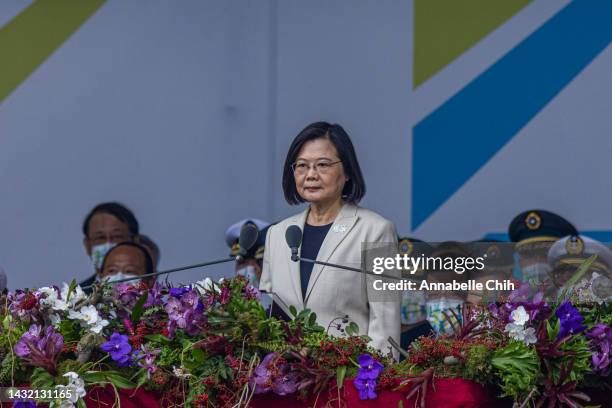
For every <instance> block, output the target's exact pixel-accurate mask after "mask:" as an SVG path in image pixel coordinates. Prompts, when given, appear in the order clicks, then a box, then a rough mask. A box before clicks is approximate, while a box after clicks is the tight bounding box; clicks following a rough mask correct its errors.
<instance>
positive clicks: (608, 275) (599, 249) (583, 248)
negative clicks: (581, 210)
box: [548, 235, 612, 303]
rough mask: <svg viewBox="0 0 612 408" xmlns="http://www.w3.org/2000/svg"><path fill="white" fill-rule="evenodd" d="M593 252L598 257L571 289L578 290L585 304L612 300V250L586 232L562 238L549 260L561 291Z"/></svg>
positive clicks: (579, 296)
mask: <svg viewBox="0 0 612 408" xmlns="http://www.w3.org/2000/svg"><path fill="white" fill-rule="evenodd" d="M593 255H597V257H596V258H595V260H594V261H593V263H592V264H591V266H590V267H589V269H588V270H587V271H586V272H585V274H584V275H582V277H581V278H580V279H579V280H578V282H577V283H576V285H574V287H572V288H571V289H572V290H573V291H574V292H575V293H576V296H577V299H576V300H577V301H580V302H583V303H588V302H597V303H601V302H603V301H607V302H609V301H610V300H612V299H611V293H610V286H611V279H612V250H611V249H610V248H608V247H607V246H606V245H604V244H602V243H601V242H599V241H596V240H594V239H591V238H589V237H585V236H583V235H570V236H567V237H564V238H561V239H560V240H558V241H557V242H555V243H554V244H553V246H552V247H551V248H550V250H549V251H548V263H549V265H550V267H551V277H552V281H553V284H554V285H555V288H557V290H560V289H561V288H562V287H563V285H565V283H567V281H568V280H569V279H570V278H571V277H572V276H573V275H574V274H575V273H576V272H577V271H578V269H579V268H580V266H581V265H582V264H583V263H584V262H585V261H586V260H587V259H589V258H590V257H591V256H593Z"/></svg>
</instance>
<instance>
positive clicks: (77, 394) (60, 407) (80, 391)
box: [52, 371, 87, 408]
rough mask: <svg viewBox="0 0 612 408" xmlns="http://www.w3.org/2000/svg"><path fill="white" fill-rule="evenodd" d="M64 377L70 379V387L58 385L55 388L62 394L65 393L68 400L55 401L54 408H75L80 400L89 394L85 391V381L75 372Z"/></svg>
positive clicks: (70, 372)
mask: <svg viewBox="0 0 612 408" xmlns="http://www.w3.org/2000/svg"><path fill="white" fill-rule="evenodd" d="M64 377H68V385H56V386H55V388H56V389H58V390H59V391H60V392H62V391H63V392H64V393H65V394H64V395H66V396H67V398H65V399H63V400H60V401H54V402H53V403H52V406H53V407H57V408H72V407H75V406H76V405H75V404H76V403H77V402H78V401H79V399H81V398H83V397H85V395H87V392H86V391H85V381H83V379H81V378H80V377H79V375H78V374H77V373H75V372H74V371H69V372H67V373H66V374H64Z"/></svg>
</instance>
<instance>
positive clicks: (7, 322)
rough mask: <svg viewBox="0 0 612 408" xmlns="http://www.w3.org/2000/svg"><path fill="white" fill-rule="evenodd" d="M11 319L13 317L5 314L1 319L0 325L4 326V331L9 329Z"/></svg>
mask: <svg viewBox="0 0 612 408" xmlns="http://www.w3.org/2000/svg"><path fill="white" fill-rule="evenodd" d="M12 321H13V317H12V316H11V315H6V317H5V318H4V320H3V321H2V327H4V330H6V331H8V330H9V328H10V324H11V322H12Z"/></svg>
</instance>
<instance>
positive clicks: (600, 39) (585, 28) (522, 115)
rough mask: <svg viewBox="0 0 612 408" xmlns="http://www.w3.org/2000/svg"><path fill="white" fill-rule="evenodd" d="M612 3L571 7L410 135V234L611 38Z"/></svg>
mask: <svg viewBox="0 0 612 408" xmlns="http://www.w3.org/2000/svg"><path fill="white" fill-rule="evenodd" d="M611 22H612V1H608V0H576V1H573V2H571V3H570V4H568V5H567V6H566V7H565V8H563V9H562V10H561V11H560V12H559V13H557V14H556V15H555V16H553V17H552V18H551V19H550V20H549V21H547V22H546V23H545V24H544V25H542V26H541V27H540V28H539V29H538V30H536V31H535V32H534V33H533V34H531V35H530V36H529V37H528V38H526V39H525V40H524V41H523V42H521V43H520V44H519V45H517V46H516V47H515V48H514V49H512V50H511V51H510V52H508V53H507V54H506V55H505V56H504V57H502V58H501V59H500V60H499V61H497V62H496V63H495V64H494V65H492V66H491V67H490V68H489V69H487V70H486V71H484V72H483V73H482V74H481V75H479V76H478V77H477V78H476V79H474V80H473V81H472V82H471V83H469V84H468V85H467V86H466V87H465V88H463V89H462V90H461V91H459V92H458V93H457V94H455V95H454V96H453V97H451V98H450V99H449V100H448V101H446V102H445V103H444V104H443V105H441V106H440V107H439V108H438V109H437V110H435V111H434V112H432V113H431V114H430V115H429V116H427V117H425V118H424V119H423V120H422V121H420V122H419V123H417V124H416V125H415V126H414V129H413V160H412V163H413V172H412V174H413V179H412V229H413V230H415V229H416V228H417V227H418V226H419V225H421V224H422V223H423V221H425V220H426V219H427V218H428V217H429V216H430V215H431V214H433V212H434V211H436V210H437V209H438V208H439V207H440V206H441V205H442V204H443V203H444V202H445V201H446V200H448V199H449V198H450V197H451V196H452V195H453V194H454V193H455V192H456V191H457V190H458V189H459V188H460V187H461V186H462V185H463V184H464V183H465V182H466V181H467V180H468V179H469V178H470V177H471V176H472V175H474V173H476V172H477V171H478V169H480V168H481V167H482V166H483V165H484V164H485V163H486V162H487V161H488V160H489V159H490V158H491V157H493V156H494V155H495V154H496V153H497V152H498V151H499V150H500V149H501V148H502V147H503V146H504V145H505V144H506V143H507V142H508V141H509V140H510V139H512V137H513V136H514V135H516V134H517V132H518V131H519V130H520V129H521V128H522V127H523V126H525V125H526V124H527V123H528V122H529V120H531V118H533V117H534V116H535V115H536V114H537V113H538V112H539V111H540V110H541V109H542V108H543V107H544V106H545V105H546V104H547V103H548V102H549V101H550V100H551V99H552V98H554V97H555V95H557V94H558V93H559V92H560V91H561V90H562V89H563V88H564V87H565V86H566V85H567V84H568V83H569V82H570V81H571V80H572V79H573V78H574V77H575V76H576V75H577V74H578V73H579V72H580V71H581V70H582V69H583V68H585V67H586V66H587V65H588V64H589V63H590V62H591V61H592V60H593V59H594V58H595V57H596V56H597V54H598V53H600V52H601V51H602V50H603V49H604V48H605V47H606V46H608V44H609V43H610V40H611V39H612V23H611Z"/></svg>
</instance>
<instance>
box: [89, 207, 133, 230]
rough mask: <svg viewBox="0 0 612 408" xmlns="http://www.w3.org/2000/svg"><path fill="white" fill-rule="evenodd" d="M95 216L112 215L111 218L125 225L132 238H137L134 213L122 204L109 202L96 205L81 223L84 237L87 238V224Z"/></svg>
mask: <svg viewBox="0 0 612 408" xmlns="http://www.w3.org/2000/svg"><path fill="white" fill-rule="evenodd" d="M96 214H109V215H112V216H113V217H115V218H116V219H118V220H119V221H121V222H122V223H124V224H125V225H127V227H128V231H130V234H132V235H133V236H137V235H138V233H139V232H140V231H139V226H138V220H136V217H135V216H134V213H133V212H132V211H131V210H130V209H129V208H127V207H126V206H125V205H123V204H119V203H116V202H111V203H102V204H98V205H96V206H95V207H94V208H93V210H91V211H90V212H89V214H87V217H85V220H84V221H83V235H85V236H86V237H88V236H89V222H90V221H91V219H92V218H93V216H94V215H96Z"/></svg>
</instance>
